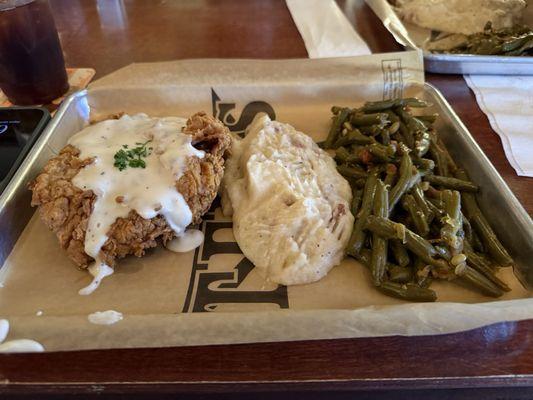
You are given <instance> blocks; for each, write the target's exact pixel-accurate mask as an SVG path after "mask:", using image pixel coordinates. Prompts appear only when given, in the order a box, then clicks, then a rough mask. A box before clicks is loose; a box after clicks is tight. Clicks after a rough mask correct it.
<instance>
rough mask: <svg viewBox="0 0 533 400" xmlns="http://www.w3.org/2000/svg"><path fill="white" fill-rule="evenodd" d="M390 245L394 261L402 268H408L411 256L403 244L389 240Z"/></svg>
mask: <svg viewBox="0 0 533 400" xmlns="http://www.w3.org/2000/svg"><path fill="white" fill-rule="evenodd" d="M389 245H390V249H391V251H392V254H393V256H394V259H395V260H396V262H397V263H398V265H399V266H400V267H406V266H408V265H409V263H410V262H411V260H410V259H409V254H407V250H406V249H405V247H404V245H403V244H402V242H401V241H400V240H398V239H395V240H389Z"/></svg>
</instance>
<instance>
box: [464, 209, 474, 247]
mask: <svg viewBox="0 0 533 400" xmlns="http://www.w3.org/2000/svg"><path fill="white" fill-rule="evenodd" d="M461 219H462V220H463V230H464V233H465V239H466V240H468V241H469V242H472V241H473V240H474V234H473V232H472V225H470V221H469V220H468V218H466V216H465V215H464V214H463V213H462V212H461Z"/></svg>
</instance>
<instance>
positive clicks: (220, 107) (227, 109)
mask: <svg viewBox="0 0 533 400" xmlns="http://www.w3.org/2000/svg"><path fill="white" fill-rule="evenodd" d="M211 102H212V106H213V116H214V117H215V118H218V119H219V120H220V121H222V122H223V123H224V125H226V126H227V127H228V129H229V130H230V131H231V132H233V133H236V134H239V135H241V136H242V135H244V131H245V130H246V127H247V126H248V125H250V123H251V122H252V121H253V119H254V117H255V116H256V115H257V114H259V113H266V114H268V116H269V117H270V119H272V120H274V119H276V113H275V112H274V108H272V106H271V105H270V104H268V103H267V102H266V101H251V102H249V103H248V104H246V105H245V106H244V108H243V109H242V111H241V112H240V115H239V118H238V119H237V116H236V115H235V114H234V113H235V111H234V110H235V108H236V103H231V102H226V101H222V100H221V99H220V97H218V95H217V93H216V92H215V90H214V89H211Z"/></svg>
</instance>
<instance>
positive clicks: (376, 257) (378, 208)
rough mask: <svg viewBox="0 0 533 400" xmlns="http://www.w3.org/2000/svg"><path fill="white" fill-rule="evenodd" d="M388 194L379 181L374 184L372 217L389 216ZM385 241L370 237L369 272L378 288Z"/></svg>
mask: <svg viewBox="0 0 533 400" xmlns="http://www.w3.org/2000/svg"><path fill="white" fill-rule="evenodd" d="M388 202H389V194H388V191H387V187H386V186H385V185H384V184H383V182H381V181H380V180H378V181H377V184H376V193H375V196H374V209H373V212H374V215H376V216H378V217H382V218H387V217H388V215H389V204H388ZM387 244H388V243H387V239H385V238H383V237H381V236H379V235H377V234H373V235H372V260H371V262H370V271H371V272H372V279H373V281H374V285H376V286H378V285H379V284H380V283H381V282H382V281H383V277H384V275H385V265H386V264H387Z"/></svg>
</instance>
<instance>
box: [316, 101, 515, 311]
mask: <svg viewBox="0 0 533 400" xmlns="http://www.w3.org/2000/svg"><path fill="white" fill-rule="evenodd" d="M426 106H427V103H425V102H424V101H422V100H419V99H415V98H406V99H398V100H387V101H378V102H369V103H366V104H365V105H364V106H363V107H361V108H357V109H351V108H346V107H333V108H332V112H333V114H334V115H333V122H332V125H331V129H330V132H329V135H328V137H327V139H326V141H325V142H324V144H323V147H324V148H326V149H334V150H335V159H336V161H337V163H338V166H337V168H338V170H339V172H340V173H341V174H343V175H344V176H345V177H346V178H347V179H348V180H349V181H350V183H351V186H352V190H353V201H352V205H351V210H352V213H353V215H355V217H356V221H355V225H354V229H353V233H352V236H351V238H350V241H349V243H348V246H347V253H348V254H349V255H351V256H353V257H355V258H356V259H358V260H359V261H361V263H362V264H364V265H366V266H367V267H368V268H369V269H370V271H371V274H372V280H373V283H374V285H376V287H377V288H378V289H379V290H380V291H382V292H383V293H385V294H387V295H390V296H394V297H398V298H402V299H406V300H411V301H434V300H436V298H437V295H436V293H435V292H434V291H433V290H432V289H430V287H429V286H430V284H431V282H432V280H434V279H444V280H450V281H456V282H461V283H462V284H465V285H467V286H469V287H471V288H474V289H476V290H478V291H479V292H481V293H483V294H485V295H487V296H493V297H498V296H501V295H502V294H503V293H504V292H505V291H508V290H510V289H509V288H508V286H507V285H506V284H505V283H504V282H503V281H501V280H500V279H499V278H498V277H497V272H498V269H499V268H500V267H509V266H511V265H512V264H513V260H512V259H511V257H510V256H509V254H508V252H507V250H506V249H505V248H504V247H503V245H502V244H501V243H500V241H499V240H498V238H497V236H496V234H495V232H494V231H493V230H492V228H491V227H490V225H489V223H488V222H487V220H486V218H485V217H484V215H483V213H482V212H481V211H480V209H479V207H478V204H477V201H476V192H478V191H479V190H480V188H479V187H478V186H477V185H476V184H475V183H473V182H471V181H470V180H469V178H468V175H467V173H466V171H464V170H463V169H461V168H460V167H459V166H458V165H457V164H456V163H455V161H454V160H453V159H452V157H451V156H450V154H449V153H448V151H447V150H446V147H445V146H444V144H443V142H442V140H441V139H440V138H439V136H438V132H437V131H436V129H435V127H434V122H435V120H436V119H437V118H438V116H437V115H436V114H423V113H421V112H420V110H421V109H423V108H424V107H426Z"/></svg>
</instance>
